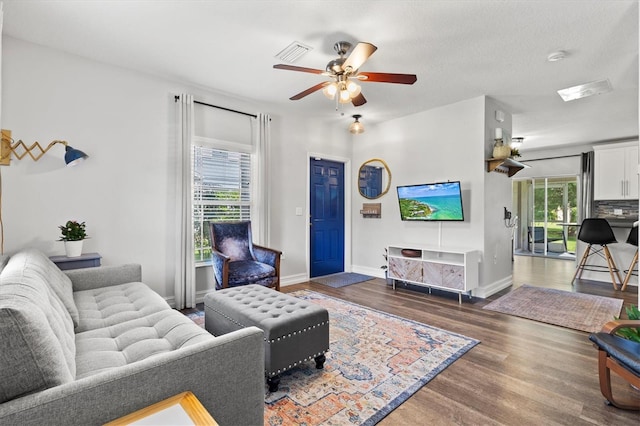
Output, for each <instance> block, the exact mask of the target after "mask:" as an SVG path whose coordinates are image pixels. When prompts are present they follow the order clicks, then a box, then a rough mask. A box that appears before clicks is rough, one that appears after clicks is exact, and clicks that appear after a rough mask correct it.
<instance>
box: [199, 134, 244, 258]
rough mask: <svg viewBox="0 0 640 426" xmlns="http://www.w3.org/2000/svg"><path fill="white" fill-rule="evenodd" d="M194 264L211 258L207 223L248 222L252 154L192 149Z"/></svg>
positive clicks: (212, 149) (202, 148)
mask: <svg viewBox="0 0 640 426" xmlns="http://www.w3.org/2000/svg"><path fill="white" fill-rule="evenodd" d="M192 161H193V224H194V226H193V227H194V244H195V261H196V262H202V261H206V260H208V259H210V258H211V242H210V235H209V222H221V221H238V220H251V203H252V200H251V154H249V153H246V152H238V151H229V150H223V149H216V148H211V147H205V146H195V145H194V146H193V157H192Z"/></svg>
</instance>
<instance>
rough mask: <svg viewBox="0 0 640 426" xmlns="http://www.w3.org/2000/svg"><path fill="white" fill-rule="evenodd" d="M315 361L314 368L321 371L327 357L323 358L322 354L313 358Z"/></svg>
mask: <svg viewBox="0 0 640 426" xmlns="http://www.w3.org/2000/svg"><path fill="white" fill-rule="evenodd" d="M315 360H316V368H317V369H318V370H322V369H323V368H324V362H325V361H326V360H327V357H325V356H324V354H322V355H318V356H317V357H315Z"/></svg>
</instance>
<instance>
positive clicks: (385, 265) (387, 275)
mask: <svg viewBox="0 0 640 426" xmlns="http://www.w3.org/2000/svg"><path fill="white" fill-rule="evenodd" d="M382 257H384V261H385V262H387V259H388V252H387V249H386V248H385V249H384V254H383V255H382ZM380 269H382V270H383V271H384V279H385V281H386V282H387V284H389V285H391V284H393V280H392V279H390V278H389V271H388V267H387V264H386V263H385V264H384V265H382V266H381V267H380Z"/></svg>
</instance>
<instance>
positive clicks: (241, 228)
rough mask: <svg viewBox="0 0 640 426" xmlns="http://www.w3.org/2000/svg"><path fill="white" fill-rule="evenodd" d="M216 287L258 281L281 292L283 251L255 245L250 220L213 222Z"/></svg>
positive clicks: (212, 253) (256, 282)
mask: <svg viewBox="0 0 640 426" xmlns="http://www.w3.org/2000/svg"><path fill="white" fill-rule="evenodd" d="M209 232H210V234H211V259H212V264H213V274H214V276H215V279H216V290H220V289H223V288H229V287H238V286H242V285H248V284H259V285H262V286H265V287H270V288H273V289H275V290H277V291H280V257H281V256H282V252H281V251H279V250H274V249H271V248H267V247H263V246H259V245H257V244H253V241H252V236H251V222H250V221H242V222H210V223H209Z"/></svg>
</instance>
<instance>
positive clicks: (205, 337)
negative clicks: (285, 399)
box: [0, 249, 264, 425]
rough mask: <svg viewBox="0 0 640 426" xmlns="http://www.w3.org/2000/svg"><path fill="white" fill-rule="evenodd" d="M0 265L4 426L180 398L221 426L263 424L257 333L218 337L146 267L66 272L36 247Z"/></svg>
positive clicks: (71, 419)
mask: <svg viewBox="0 0 640 426" xmlns="http://www.w3.org/2000/svg"><path fill="white" fill-rule="evenodd" d="M0 268H1V272H0V424H15V425H18V424H20V425H28V424H33V425H42V424H48V425H53V424H61V425H72V424H81V425H91V424H102V423H105V422H107V421H110V420H113V419H116V418H118V417H121V416H123V415H125V414H128V413H130V412H133V411H135V410H138V409H140V408H143V407H146V406H148V405H151V404H153V403H155V402H158V401H161V400H163V399H165V398H168V397H170V396H173V395H175V394H178V393H180V392H184V391H192V392H193V393H194V394H195V395H196V397H197V398H198V399H199V400H200V401H201V402H202V404H203V405H204V406H205V408H206V409H207V410H208V411H209V412H210V413H211V415H212V416H213V417H214V418H215V419H216V421H217V422H218V423H219V424H221V425H227V424H233V425H235V424H242V425H252V424H255V425H258V424H260V425H262V424H263V410H264V343H263V333H262V331H261V330H260V329H258V328H256V327H248V328H244V329H242V330H238V331H236V332H233V333H229V334H225V335H224V336H220V337H214V336H212V335H210V334H209V333H207V332H206V331H205V330H203V329H202V328H200V327H199V326H197V325H196V324H195V323H193V322H192V321H191V320H189V319H188V318H187V317H185V316H184V315H182V314H181V313H180V312H178V311H176V310H173V309H171V308H170V307H169V305H168V304H167V303H166V301H165V300H164V299H163V298H162V297H160V296H159V295H158V294H157V293H155V292H154V291H153V290H151V289H150V288H149V287H148V286H146V285H145V284H143V283H141V282H140V281H141V267H140V266H139V265H134V264H130V265H123V266H103V267H98V268H87V269H78V270H71V271H65V272H64V273H63V272H62V271H60V270H59V269H58V268H57V267H56V266H55V264H53V263H52V262H51V261H50V260H49V259H48V258H47V257H46V256H45V255H44V254H43V253H41V252H39V251H37V250H33V249H29V250H24V251H21V252H19V253H16V254H14V255H12V256H11V257H10V258H4V259H3V260H2V262H1V264H0Z"/></svg>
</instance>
